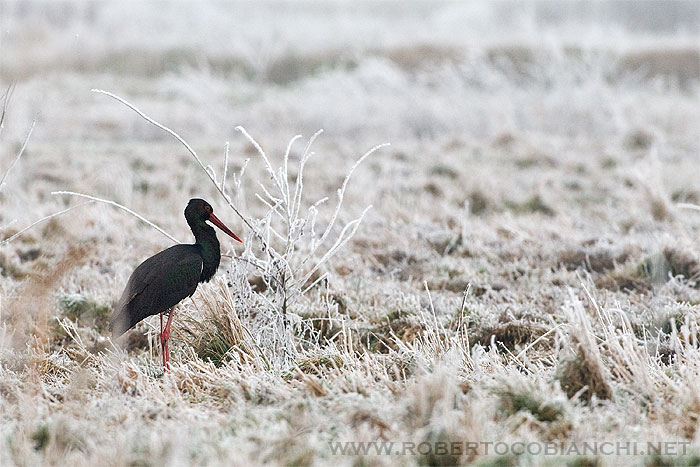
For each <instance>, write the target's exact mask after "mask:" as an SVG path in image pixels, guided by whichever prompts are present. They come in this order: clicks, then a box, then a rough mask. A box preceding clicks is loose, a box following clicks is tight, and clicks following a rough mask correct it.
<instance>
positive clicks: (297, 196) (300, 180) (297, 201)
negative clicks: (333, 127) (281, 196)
mask: <svg viewBox="0 0 700 467" xmlns="http://www.w3.org/2000/svg"><path fill="white" fill-rule="evenodd" d="M321 133H323V129H320V130H318V131H317V132H316V133H314V134H313V136H312V137H311V138H309V142H308V143H307V144H306V148H304V152H303V153H302V156H301V161H300V162H299V173H298V174H297V180H296V183H295V184H294V199H293V200H292V217H294V218H295V219H296V218H297V217H299V208H300V206H301V194H302V190H303V188H304V167H306V161H308V160H309V159H310V158H311V156H312V155H313V153H312V152H309V149H311V145H312V144H314V141H316V138H318V137H319V135H320V134H321Z"/></svg>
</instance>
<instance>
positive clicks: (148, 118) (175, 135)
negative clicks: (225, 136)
mask: <svg viewBox="0 0 700 467" xmlns="http://www.w3.org/2000/svg"><path fill="white" fill-rule="evenodd" d="M92 91H93V92H97V93H100V94H104V95H106V96H109V97H111V98H112V99H115V100H117V101H119V102H121V103H122V104H124V105H125V106H127V107H129V108H130V109H131V110H133V111H134V112H136V113H137V114H138V115H139V117H141V118H143V119H144V120H146V121H147V122H148V123H150V124H151V125H154V126H156V127H158V128H160V129H161V130H163V131H165V132H166V133H168V134H169V135H170V136H172V137H173V138H175V139H176V140H178V141H179V142H180V144H182V145H183V146H184V147H185V149H187V151H188V152H189V153H190V154H191V155H192V157H194V159H195V160H196V161H197V163H198V164H199V166H200V167H201V168H202V170H204V172H205V173H206V174H207V177H209V180H211V182H212V183H213V184H214V186H215V187H216V189H217V190H218V192H219V193H220V194H221V196H223V198H224V200H225V201H226V203H227V204H228V206H229V207H230V208H231V209H233V212H235V213H236V214H237V215H238V217H240V218H241V220H242V221H243V222H245V224H246V225H247V226H248V227H250V228H251V229H252V228H253V225H252V224H251V222H250V221H249V220H248V219H247V218H246V217H245V216H244V215H243V214H242V213H241V212H240V211H239V210H238V208H236V206H234V204H233V202H232V201H231V198H230V197H229V196H228V195H227V194H226V193H225V192H224V190H223V189H222V188H221V187H220V186H219V184H218V183H216V180H215V179H214V178H213V177H212V176H211V174H210V173H209V171H208V170H207V168H206V166H205V165H204V163H202V160H201V159H200V158H199V156H198V155H197V153H196V152H195V151H194V149H192V147H191V146H190V145H189V144H187V141H185V140H184V139H183V138H182V137H181V136H180V135H178V134H177V133H175V132H174V131H173V130H171V129H170V128H168V127H167V126H165V125H163V124H161V123H158V122H157V121H155V120H153V119H152V118H151V117H149V116H148V115H146V114H145V113H143V112H141V111H140V110H139V109H138V108H136V107H135V106H134V105H132V104H131V103H129V102H127V101H126V100H124V99H122V98H121V97H119V96H117V95H115V94H112V93H111V92H108V91H103V90H101V89H93V90H92Z"/></svg>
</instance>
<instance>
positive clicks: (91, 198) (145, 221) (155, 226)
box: [51, 191, 180, 243]
mask: <svg viewBox="0 0 700 467" xmlns="http://www.w3.org/2000/svg"><path fill="white" fill-rule="evenodd" d="M51 194H52V195H71V196H78V197H80V198H87V199H89V200H92V201H98V202H100V203H105V204H110V205H112V206H114V207H117V208H119V209H121V210H122V211H126V212H128V213H129V214H131V215H132V216H134V217H136V218H137V219H138V220H140V221H141V222H144V223H146V224H148V225H150V226H151V227H153V228H154V229H156V230H157V231H158V232H160V233H162V234H163V235H165V236H166V237H168V238H169V239H170V240H172V241H173V242H175V243H180V241H179V240H178V239H177V238H175V237H173V236H172V235H170V234H169V233H168V232H166V231H165V230H163V229H161V228H160V227H158V226H157V225H156V224H154V223H153V222H151V221H149V220H148V219H146V218H145V217H143V216H142V215H141V214H138V213H136V212H134V211H132V210H131V209H129V208H127V207H126V206H123V205H121V204H119V203H117V202H116V201H112V200H109V199H102V198H97V197H95V196H90V195H85V194H82V193H75V192H73V191H52V192H51Z"/></svg>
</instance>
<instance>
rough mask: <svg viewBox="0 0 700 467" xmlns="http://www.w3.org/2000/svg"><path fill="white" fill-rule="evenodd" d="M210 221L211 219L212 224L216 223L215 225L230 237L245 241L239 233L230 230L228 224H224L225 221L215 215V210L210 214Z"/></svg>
mask: <svg viewBox="0 0 700 467" xmlns="http://www.w3.org/2000/svg"><path fill="white" fill-rule="evenodd" d="M209 221H210V222H211V223H212V224H214V225H215V226H217V227H218V228H220V229H221V230H222V231H223V232H224V233H225V234H227V235H229V236H230V237H232V238H233V239H234V240H238V241H239V242H241V243H243V240H241V239H240V238H238V235H236V234H235V233H233V232H231V230H230V229H229V228H228V227H226V226H225V225H224V223H223V222H221V221H220V220H219V218H218V217H216V216H215V215H214V213H213V212H212V213H211V214H209Z"/></svg>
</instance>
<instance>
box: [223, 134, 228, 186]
mask: <svg viewBox="0 0 700 467" xmlns="http://www.w3.org/2000/svg"><path fill="white" fill-rule="evenodd" d="M228 148H229V142H228V141H226V144H225V145H224V176H223V178H222V179H221V191H224V190H226V173H227V172H228Z"/></svg>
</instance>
